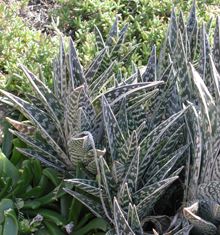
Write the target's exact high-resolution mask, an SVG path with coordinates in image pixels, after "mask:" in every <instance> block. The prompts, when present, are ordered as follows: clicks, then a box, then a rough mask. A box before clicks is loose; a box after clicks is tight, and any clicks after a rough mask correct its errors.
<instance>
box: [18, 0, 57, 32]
mask: <svg viewBox="0 0 220 235" xmlns="http://www.w3.org/2000/svg"><path fill="white" fill-rule="evenodd" d="M58 7H59V5H58V4H57V2H56V1H55V0H30V1H29V3H28V5H27V6H25V7H23V8H21V9H20V12H19V16H20V17H22V18H23V19H24V20H25V23H26V24H27V25H28V26H29V27H31V28H35V29H37V30H40V31H41V32H43V33H46V34H50V35H51V34H52V35H53V34H54V33H53V31H54V30H53V29H51V23H52V18H51V17H50V12H51V11H52V10H53V9H56V8H58Z"/></svg>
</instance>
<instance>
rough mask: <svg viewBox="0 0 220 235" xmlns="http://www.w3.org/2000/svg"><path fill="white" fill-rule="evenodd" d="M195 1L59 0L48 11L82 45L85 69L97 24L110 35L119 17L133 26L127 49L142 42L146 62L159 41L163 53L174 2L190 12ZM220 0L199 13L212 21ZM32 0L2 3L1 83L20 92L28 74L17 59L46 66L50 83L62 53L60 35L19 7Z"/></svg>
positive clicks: (141, 59) (140, 54) (138, 56)
mask: <svg viewBox="0 0 220 235" xmlns="http://www.w3.org/2000/svg"><path fill="white" fill-rule="evenodd" d="M191 2H192V1H191V0H190V1H186V0H180V1H177V0H174V1H173V3H172V1H171V0H163V1H160V0H157V1H153V0H129V1H127V0H105V1H102V0H86V1H78V0H57V1H56V4H58V5H59V7H58V8H54V9H50V11H49V15H50V17H53V19H54V20H55V21H57V22H58V23H59V25H58V29H59V30H60V31H61V32H62V33H63V34H65V35H71V36H72V37H73V40H74V41H75V43H76V44H77V49H78V51H79V54H80V58H81V62H82V64H83V65H84V66H85V67H86V66H88V64H89V62H90V61H91V59H92V58H93V57H94V54H95V53H96V51H97V50H96V47H95V36H94V25H97V26H98V28H99V29H100V31H101V33H102V34H103V35H107V32H108V31H109V29H110V27H111V25H112V23H113V21H114V19H115V16H116V15H118V17H119V19H120V24H125V23H128V24H129V30H128V33H127V37H126V42H127V44H126V47H129V46H130V45H136V44H138V49H137V51H136V53H135V54H134V55H133V58H132V59H133V61H134V62H135V63H136V64H138V65H139V66H141V65H145V64H146V63H147V59H148V56H149V53H150V51H151V47H152V46H153V45H154V44H156V46H157V50H158V51H159V48H160V44H161V42H162V40H163V37H164V35H165V29H166V27H167V23H168V18H169V16H170V12H171V9H172V6H173V5H174V6H175V7H176V8H181V9H183V11H184V14H185V15H186V14H188V11H189V8H190V6H191ZM217 2H218V0H207V1H205V0H198V1H197V5H198V8H197V9H198V11H199V12H198V15H199V16H200V18H201V19H205V20H207V19H208V18H210V16H212V15H214V14H215V15H216V13H218V12H219V8H218V7H217V4H218V3H217ZM27 4H28V1H27V0H22V1H19V2H18V1H15V2H13V3H12V4H8V3H4V2H2V3H0V41H1V45H0V82H1V85H2V86H6V88H7V89H8V90H13V91H16V92H19V91H22V90H25V89H27V88H26V87H27V86H26V84H25V78H24V77H23V75H22V73H20V70H19V69H18V66H17V65H18V63H22V64H24V65H26V66H28V68H29V69H31V70H32V71H33V72H34V73H37V71H38V66H39V64H41V66H42V70H43V73H44V76H45V78H46V79H47V80H48V81H49V80H50V78H51V76H52V74H51V61H52V59H53V58H54V56H55V54H56V53H57V48H58V43H59V39H58V35H55V36H54V35H53V36H52V35H46V34H45V33H44V34H43V33H41V32H40V31H39V30H36V29H34V28H30V26H27V25H26V22H25V19H23V18H21V16H20V15H19V11H20V10H21V9H22V8H24V7H25V6H26V5H27Z"/></svg>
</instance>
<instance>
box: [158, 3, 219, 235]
mask: <svg viewBox="0 0 220 235" xmlns="http://www.w3.org/2000/svg"><path fill="white" fill-rule="evenodd" d="M219 27H220V23H219V18H217V21H216V28H215V33H214V40H213V45H212V46H211V44H210V42H209V36H210V35H209V29H210V23H209V24H207V25H206V24H205V23H203V24H202V25H201V26H200V25H199V23H198V20H197V17H196V5H195V1H194V4H193V7H192V10H191V13H190V15H189V19H188V22H187V23H185V21H184V19H183V16H182V13H180V14H179V16H178V18H177V16H176V14H175V11H173V12H172V15H171V20H170V26H169V29H168V33H167V40H166V41H165V43H164V50H163V51H162V53H161V57H160V62H159V66H160V65H161V66H162V67H163V66H164V65H165V64H166V58H167V57H168V54H167V53H169V55H170V57H171V59H172V61H173V64H174V69H175V71H174V73H175V74H176V76H177V85H178V93H179V95H180V97H181V103H182V104H183V106H184V105H185V104H190V105H191V106H192V109H191V111H190V112H188V113H187V114H186V115H185V121H186V125H187V127H188V131H187V141H188V143H189V144H190V151H189V152H188V160H187V163H186V172H185V175H186V179H185V189H184V194H185V196H184V198H185V199H184V205H185V207H184V209H183V213H180V214H179V215H177V216H176V217H174V220H173V223H171V227H170V229H169V232H171V233H172V234H183V233H184V232H187V233H190V231H191V232H192V234H210V235H211V234H217V233H218V225H219V217H218V210H219V209H218V208H219V203H218V195H219V194H218V183H217V182H218V180H219V176H218V158H219V147H218V146H219V124H218V123H219V122H218V120H219V107H218V106H219V105H218V103H219V78H220V76H219V59H220V57H219V55H220V54H219V45H220V39H219Z"/></svg>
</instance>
